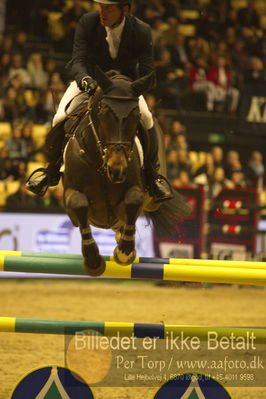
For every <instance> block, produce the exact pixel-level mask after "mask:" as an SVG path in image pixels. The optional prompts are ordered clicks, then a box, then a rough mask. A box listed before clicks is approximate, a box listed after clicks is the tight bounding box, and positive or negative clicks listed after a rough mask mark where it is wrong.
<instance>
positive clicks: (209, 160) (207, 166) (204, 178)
mask: <svg viewBox="0 0 266 399" xmlns="http://www.w3.org/2000/svg"><path fill="white" fill-rule="evenodd" d="M214 169H215V166H214V161H213V156H212V154H211V153H207V154H206V158H205V162H204V165H202V166H200V167H199V168H198V169H197V170H196V172H195V173H194V179H193V180H194V183H196V184H199V185H201V186H208V184H209V181H210V180H211V178H212V176H213V173H214Z"/></svg>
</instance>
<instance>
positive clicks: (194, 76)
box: [189, 57, 216, 111]
mask: <svg viewBox="0 0 266 399" xmlns="http://www.w3.org/2000/svg"><path fill="white" fill-rule="evenodd" d="M207 71H208V64H207V62H206V60H205V59H204V58H203V57H199V58H197V59H196V60H195V63H194V65H193V66H192V67H191V68H190V71H189V77H190V85H191V89H192V91H194V92H201V93H204V94H205V95H206V104H205V107H206V109H207V110H208V111H213V109H214V102H215V100H216V87H215V84H214V83H213V82H210V81H209V80H208V79H207Z"/></svg>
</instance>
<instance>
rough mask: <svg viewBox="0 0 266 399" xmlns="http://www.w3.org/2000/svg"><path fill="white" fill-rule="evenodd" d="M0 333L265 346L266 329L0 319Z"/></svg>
mask: <svg viewBox="0 0 266 399" xmlns="http://www.w3.org/2000/svg"><path fill="white" fill-rule="evenodd" d="M0 332H16V333H33V334H64V335H75V334H76V333H78V332H84V333H85V332H87V334H88V335H93V333H94V332H95V333H99V334H101V335H104V336H119V337H136V338H145V337H150V338H160V339H166V338H169V339H172V338H176V337H180V336H182V338H186V337H190V338H191V337H193V336H197V337H199V338H201V339H202V340H205V341H206V340H208V339H210V337H211V338H215V339H217V340H218V339H219V338H222V337H228V339H234V340H235V341H238V342H239V341H241V338H240V337H242V339H243V340H249V341H250V340H253V341H254V342H256V343H260V342H261V343H265V339H266V329H263V328H254V327H214V326H213V327H207V326H188V325H171V324H144V323H123V322H122V323H121V322H119V323H114V322H98V321H73V320H47V319H29V318H28V319H25V318H17V317H0Z"/></svg>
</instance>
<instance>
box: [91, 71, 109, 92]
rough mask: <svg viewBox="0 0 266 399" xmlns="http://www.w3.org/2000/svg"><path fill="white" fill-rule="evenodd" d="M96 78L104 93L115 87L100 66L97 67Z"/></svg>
mask: <svg viewBox="0 0 266 399" xmlns="http://www.w3.org/2000/svg"><path fill="white" fill-rule="evenodd" d="M95 78H96V81H97V83H98V85H99V86H100V88H101V89H102V91H103V92H105V91H107V90H108V89H109V88H110V87H111V86H112V85H113V82H112V80H111V79H110V78H109V77H108V76H107V75H106V74H105V73H104V72H103V71H102V69H101V68H100V67H99V66H98V65H96V66H95Z"/></svg>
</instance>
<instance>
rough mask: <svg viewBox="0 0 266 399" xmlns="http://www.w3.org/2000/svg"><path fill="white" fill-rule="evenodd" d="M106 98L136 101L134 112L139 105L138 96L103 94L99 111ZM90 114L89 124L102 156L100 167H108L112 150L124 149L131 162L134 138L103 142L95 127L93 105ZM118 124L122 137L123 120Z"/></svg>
mask: <svg viewBox="0 0 266 399" xmlns="http://www.w3.org/2000/svg"><path fill="white" fill-rule="evenodd" d="M104 99H110V100H119V101H136V106H135V107H132V110H131V111H130V112H132V111H133V110H135V109H136V108H137V107H138V98H137V97H133V96H116V95H109V94H103V95H102V98H101V100H100V101H99V103H98V111H100V110H101V104H102V100H104ZM105 105H106V106H107V107H108V108H109V109H110V110H111V111H112V108H111V107H110V106H109V105H108V104H107V103H105ZM112 112H113V111H112ZM88 116H89V123H88V126H89V127H90V128H91V130H92V133H93V136H94V139H95V142H96V146H97V149H98V152H99V153H100V157H101V160H102V165H101V166H100V169H103V170H105V169H106V166H107V161H108V154H109V153H110V152H111V151H122V152H123V153H124V155H125V158H126V161H127V163H129V162H130V161H131V159H132V154H133V145H134V140H133V142H131V141H126V140H124V141H122V140H118V141H106V142H103V141H102V140H101V139H100V137H99V134H98V132H97V129H96V128H95V124H94V122H93V119H92V107H90V108H89V110H88ZM118 126H119V137H122V130H121V121H120V123H119V125H118Z"/></svg>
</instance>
